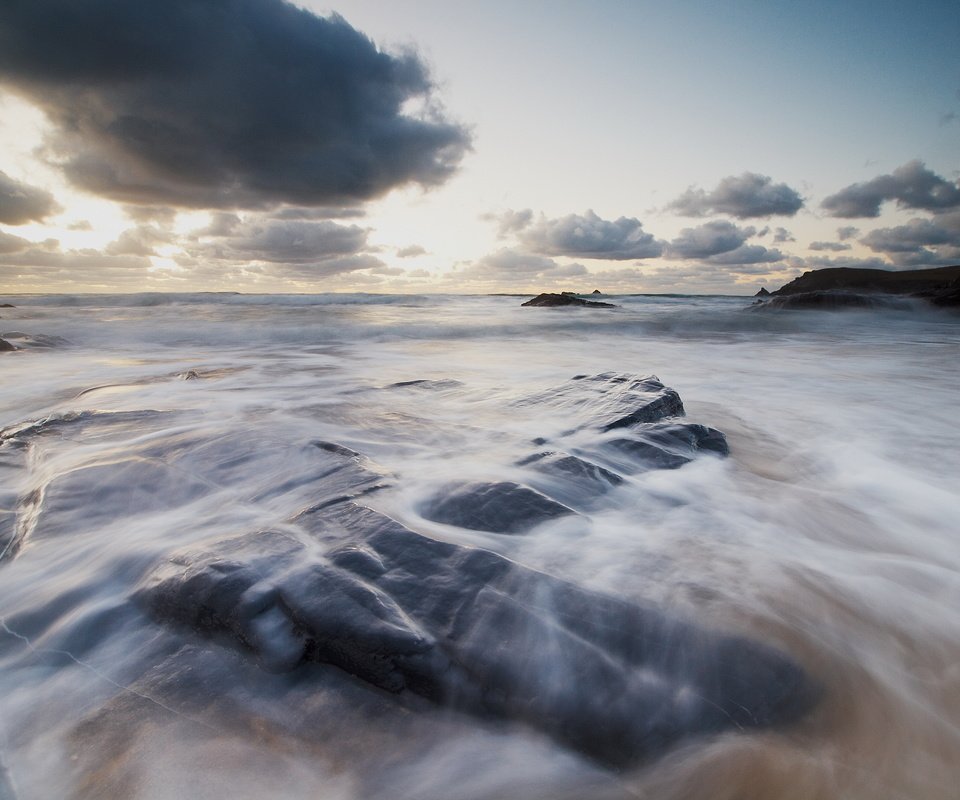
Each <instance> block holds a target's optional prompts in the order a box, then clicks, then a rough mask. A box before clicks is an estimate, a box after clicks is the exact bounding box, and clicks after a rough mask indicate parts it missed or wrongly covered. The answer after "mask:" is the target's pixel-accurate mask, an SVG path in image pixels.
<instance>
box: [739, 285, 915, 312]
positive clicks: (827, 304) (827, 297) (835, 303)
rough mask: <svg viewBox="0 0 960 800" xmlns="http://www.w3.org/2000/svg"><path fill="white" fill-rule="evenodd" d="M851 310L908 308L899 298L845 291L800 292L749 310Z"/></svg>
mask: <svg viewBox="0 0 960 800" xmlns="http://www.w3.org/2000/svg"><path fill="white" fill-rule="evenodd" d="M851 308H866V309H880V308H900V309H908V308H910V305H909V303H908V302H907V301H906V300H904V299H903V298H900V297H895V296H892V295H880V294H856V293H854V292H846V291H833V290H824V291H815V292H801V293H799V294H789V295H784V296H779V295H778V296H775V297H771V298H770V299H769V300H767V301H766V302H762V303H756V304H754V305H753V306H751V309H753V310H756V311H771V310H800V309H804V310H805V309H824V310H827V311H842V310H845V309H851Z"/></svg>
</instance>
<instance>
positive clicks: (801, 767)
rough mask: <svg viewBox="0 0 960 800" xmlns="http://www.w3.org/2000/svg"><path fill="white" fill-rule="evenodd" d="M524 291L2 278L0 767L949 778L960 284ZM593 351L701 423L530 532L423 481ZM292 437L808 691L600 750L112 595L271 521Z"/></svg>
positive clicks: (479, 463) (365, 795)
mask: <svg viewBox="0 0 960 800" xmlns="http://www.w3.org/2000/svg"><path fill="white" fill-rule="evenodd" d="M524 299H526V298H524V297H519V296H507V295H504V296H454V295H373V294H314V295H305V294H297V295H293V294H290V295H281V294H274V295H250V294H234V293H194V294H188V293H184V294H154V293H142V294H124V295H121V294H101V295H93V294H76V295H68V294H60V295H15V294H10V295H6V296H0V303H3V304H10V305H12V306H13V307H10V308H0V338H2V339H4V340H5V341H7V342H9V343H10V344H11V345H13V346H14V347H16V348H17V349H16V350H12V351H8V352H2V353H0V800H28V798H29V799H37V800H40V799H49V798H104V797H111V798H121V797H122V798H138V799H140V798H142V799H144V800H146V799H147V798H149V800H171V799H172V798H186V797H190V798H230V800H240V798H266V797H271V798H322V800H388V799H389V800H408V799H409V800H493V799H494V798H504V799H506V798H511V799H512V800H548V799H553V798H582V799H583V800H590V799H591V798H596V800H609V799H610V798H649V799H650V800H654V799H655V800H674V799H679V798H684V799H690V800H694V799H695V798H709V800H771V798H777V799H778V800H791V799H795V800H819V799H821V798H822V799H823V800H827V799H828V798H838V799H839V798H843V799H844V800H861V799H862V800H878V799H880V798H889V799H890V800H893V799H894V798H896V799H897V800H900V799H902V800H939V799H941V798H942V799H943V800H948V798H956V797H957V796H958V792H960V789H958V787H960V425H958V418H960V369H958V365H960V316H958V315H957V314H956V313H951V312H948V311H942V310H934V309H930V308H926V307H921V306H916V307H902V308H898V309H884V310H850V311H843V312H831V311H814V310H807V311H785V310H784V311H777V312H774V311H769V310H758V309H757V308H756V307H754V306H753V299H752V298H748V297H719V296H680V295H659V296H657V295H631V296H617V297H611V298H603V299H606V300H609V301H610V302H613V303H615V304H616V305H617V307H616V308H613V309H602V308H527V307H522V306H521V302H522V301H523V300H524ZM610 372H613V373H618V374H623V375H630V376H638V377H644V376H654V375H655V376H657V377H658V378H659V380H660V381H661V382H662V383H663V384H665V385H666V386H668V387H671V388H673V389H674V390H676V391H677V392H678V393H679V395H680V397H681V398H682V401H683V404H684V406H685V409H686V416H687V419H688V420H689V421H691V422H696V423H701V424H703V425H706V426H709V427H711V428H715V429H717V430H719V431H722V432H723V433H724V434H725V435H726V438H727V442H728V444H729V449H730V455H729V457H727V458H720V457H716V456H714V455H711V454H707V455H704V456H703V457H698V458H695V459H693V460H692V461H691V462H690V463H688V464H686V465H684V466H682V467H680V468H678V469H652V470H647V471H638V472H636V473H635V474H630V475H626V476H625V478H624V480H623V482H622V483H620V484H619V485H617V486H615V487H614V488H612V489H611V490H610V491H609V492H607V493H606V494H605V495H604V496H603V497H602V498H597V499H596V501H595V502H593V503H592V504H591V506H590V510H589V513H584V514H579V515H577V516H576V517H575V518H564V519H560V520H557V521H554V522H549V523H547V524H545V525H542V526H539V527H537V528H535V529H534V530H533V531H532V532H530V533H529V534H527V535H511V536H502V535H498V534H496V533H488V532H483V531H477V530H466V529H457V528H456V527H455V526H450V525H444V524H440V523H437V522H432V521H430V520H429V519H426V518H425V517H424V516H423V514H422V513H421V512H422V509H423V502H424V498H426V497H429V496H430V495H431V493H433V492H436V490H437V487H439V486H442V485H444V484H445V483H446V482H448V481H450V480H451V479H457V480H465V481H470V480H479V481H497V480H516V481H520V482H522V480H523V472H522V469H523V468H521V467H518V466H517V464H518V459H519V458H520V457H521V456H522V455H523V454H524V453H529V452H530V447H531V445H530V443H531V442H532V441H539V442H542V441H549V440H551V438H555V437H559V436H562V435H564V433H565V432H566V431H567V430H568V429H569V427H570V424H571V423H570V409H568V408H566V407H564V406H563V404H556V403H551V402H549V397H550V391H551V389H552V388H553V387H558V386H563V385H565V384H567V383H568V382H569V381H570V380H571V379H572V378H573V377H574V376H580V375H595V374H600V373H610ZM531 397H540V398H544V397H546V398H548V400H547V401H546V402H543V403H540V404H537V403H530V402H525V401H524V399H525V398H531ZM317 441H323V442H333V443H336V445H338V446H340V447H342V448H347V449H348V451H350V452H355V453H358V454H362V456H363V458H364V459H367V460H368V462H369V463H371V464H376V465H377V470H378V471H379V474H382V475H383V476H386V477H385V478H384V481H383V486H382V487H381V488H378V490H377V491H375V492H371V493H369V494H368V495H365V496H364V497H363V502H364V503H365V504H366V505H367V506H369V507H370V508H373V509H374V510H376V511H377V512H379V513H380V514H383V515H386V516H388V517H390V518H392V519H394V520H396V521H397V522H399V523H401V524H402V525H404V526H406V527H408V528H410V529H412V530H415V531H417V532H419V533H421V534H423V535H425V536H430V537H435V538H437V539H440V540H445V541H451V542H455V543H456V544H458V545H462V546H465V547H470V548H478V549H488V550H492V551H494V552H496V553H498V554H500V555H502V556H504V557H506V558H508V559H510V560H511V561H514V562H516V563H518V564H521V565H523V566H524V567H528V568H530V569H533V570H537V571H540V572H544V573H548V574H550V575H553V576H556V577H557V578H560V579H562V580H564V581H570V582H573V583H576V584H578V585H580V586H582V587H584V588H586V589H588V590H590V591H596V592H599V593H602V594H604V595H614V596H616V597H618V598H624V599H627V600H630V601H636V602H638V603H642V604H646V605H649V606H654V607H657V608H660V609H664V610H665V611H666V612H668V613H670V614H672V615H676V616H678V617H680V618H684V619H689V620H693V621H695V622H696V624H697V625H700V626H704V627H707V628H710V629H715V630H717V631H723V632H729V633H731V634H736V635H738V636H744V637H747V638H749V639H752V640H758V641H762V642H764V643H766V644H768V645H770V646H771V647H775V648H776V649H778V650H779V651H782V652H783V653H785V654H787V655H788V656H789V657H791V658H792V659H794V660H795V661H796V662H797V663H798V664H800V665H802V667H803V669H804V670H806V672H807V673H808V674H809V675H810V676H812V678H813V679H814V680H815V681H816V682H817V683H818V684H819V685H820V686H821V687H822V695H821V697H820V699H819V701H818V702H817V704H816V707H815V708H814V709H813V710H812V711H811V712H810V713H809V714H807V715H806V716H804V718H803V719H801V720H799V721H796V722H794V723H791V724H789V725H784V726H779V727H774V728H769V729H766V728H765V729H757V730H742V731H741V730H732V731H725V732H722V733H719V734H716V735H708V736H703V737H697V738H694V739H692V740H684V741H682V742H679V743H677V744H676V746H674V747H671V748H669V749H668V750H667V751H666V752H664V753H662V754H660V755H658V756H657V757H656V758H653V759H650V760H645V761H642V762H641V763H639V764H638V765H636V766H635V767H631V768H626V769H609V768H607V767H604V766H603V765H599V764H597V763H594V762H592V761H591V760H590V759H588V758H585V757H583V756H582V755H580V754H578V753H576V752H573V751H572V750H571V749H569V748H566V747H564V746H563V745H562V744H559V743H557V741H555V740H554V739H551V738H549V737H545V736H543V735H542V734H541V733H538V732H537V730H534V729H531V728H529V727H528V726H525V725H523V724H522V723H511V724H503V723H502V722H500V721H497V720H488V719H483V718H478V717H475V716H471V715H468V714H462V713H459V712H455V711H450V712H444V711H443V710H442V709H437V710H434V711H431V710H430V709H429V708H427V707H426V705H424V709H423V710H422V711H417V710H416V708H415V709H414V710H410V707H405V708H404V709H403V710H402V711H398V712H397V713H396V714H395V715H383V714H380V713H377V712H376V708H378V706H376V705H369V706H367V705H364V704H363V702H362V701H357V703H353V702H352V701H350V702H348V701H344V700H341V701H331V702H330V703H327V704H324V703H319V702H315V701H314V700H313V699H311V698H312V697H313V695H312V694H311V693H312V692H313V691H314V690H313V689H312V688H311V687H312V686H313V684H312V683H311V681H312V680H313V678H311V677H310V676H309V675H308V676H307V677H304V676H303V675H298V674H297V671H296V670H295V671H294V672H293V673H285V674H276V673H274V672H271V671H269V670H265V669H262V668H261V667H260V666H259V665H258V664H257V663H256V662H255V660H253V659H251V658H250V656H249V654H248V653H245V652H244V651H243V650H242V648H241V649H238V648H237V647H235V646H232V645H231V644H230V643H229V642H222V641H219V640H216V639H213V640H211V639H210V638H204V637H199V636H197V635H195V634H194V633H193V632H192V631H190V630H189V629H184V628H178V627H176V626H174V627H170V626H165V625H162V624H160V623H158V622H157V621H155V620H154V619H152V618H150V617H149V616H148V615H147V614H146V613H145V612H144V610H143V609H142V607H140V606H138V605H137V603H136V602H134V599H133V598H134V597H135V595H136V592H137V588H138V587H139V586H141V585H142V583H143V581H144V580H145V577H146V576H147V575H148V574H149V573H150V571H151V570H152V569H154V567H155V565H156V564H157V563H159V562H162V561H163V560H164V559H168V558H169V557H170V556H171V554H173V553H176V552H181V551H183V550H184V549H185V548H186V549H189V548H191V547H195V546H198V545H203V544H205V543H209V542H216V541H219V540H222V539H223V538H224V537H229V536H236V535H238V534H243V533H247V532H255V531H259V530H267V529H271V528H276V527H277V526H280V527H283V526H290V525H291V522H290V520H291V519H294V518H295V516H296V514H297V513H298V511H300V510H302V509H303V508H305V507H307V506H309V504H310V503H311V496H310V482H309V481H308V480H305V479H304V477H303V476H304V475H305V474H307V473H309V470H310V466H309V463H308V454H306V448H307V445H308V444H309V443H311V442H317ZM345 452H347V451H345ZM211 465H214V466H215V469H214V467H213V466H211ZM224 476H226V477H224ZM554 499H556V500H558V501H559V502H561V503H563V502H565V501H566V500H567V499H568V498H565V497H564V496H563V494H562V490H558V494H556V495H555V497H554ZM513 646H515V647H518V648H522V647H523V646H524V643H523V642H516V643H514V645H513ZM178 652H188V653H190V654H192V655H191V657H190V658H189V659H186V660H184V659H182V658H180V659H178V658H174V657H173V656H172V655H171V654H176V653H178ZM184 665H186V666H184ZM323 669H327V670H334V669H336V667H330V666H326V667H324V666H322V665H321V666H320V667H316V668H315V671H316V670H321V671H322V670H323ZM311 674H313V673H311ZM317 674H319V672H317ZM317 680H318V681H320V683H318V684H317V685H318V686H319V685H322V681H321V679H320V678H317ZM597 688H598V687H595V686H591V685H578V686H576V688H575V691H577V692H582V693H584V695H585V696H586V695H589V694H590V693H593V692H595V691H596V690H597ZM318 691H319V690H318ZM418 708H419V707H418Z"/></svg>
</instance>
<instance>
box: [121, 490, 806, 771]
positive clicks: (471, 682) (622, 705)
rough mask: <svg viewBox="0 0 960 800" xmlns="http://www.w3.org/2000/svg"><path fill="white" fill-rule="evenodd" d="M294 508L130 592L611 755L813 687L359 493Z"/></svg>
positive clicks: (685, 626)
mask: <svg viewBox="0 0 960 800" xmlns="http://www.w3.org/2000/svg"><path fill="white" fill-rule="evenodd" d="M296 522H297V523H298V525H299V526H300V529H301V533H300V534H297V533H296V532H295V531H294V530H293V529H292V526H290V529H285V530H284V531H265V532H261V533H251V534H245V535H240V536H237V537H235V538H232V539H226V540H223V541H219V542H216V543H214V544H212V545H210V546H209V548H208V549H195V550H186V551H183V552H180V553H178V554H176V555H174V556H173V557H172V558H169V559H167V560H166V561H165V562H163V563H162V564H160V565H159V566H158V567H157V568H156V569H155V570H154V571H153V572H152V573H151V574H150V575H149V576H148V577H147V578H146V579H145V581H144V582H143V584H142V585H141V586H140V587H139V589H138V590H137V592H136V595H135V598H136V601H137V602H138V603H139V604H141V606H142V607H143V608H145V609H146V610H147V611H148V613H149V614H150V615H151V616H152V617H153V618H154V619H155V620H157V621H159V622H162V623H165V624H174V625H180V626H185V627H186V628H188V629H189V630H191V631H193V632H194V633H196V634H200V635H202V636H204V637H207V638H208V639H210V640H211V641H216V642H232V643H233V646H235V647H237V648H239V649H240V650H242V651H247V652H251V653H252V654H254V655H255V656H256V658H257V659H258V660H259V662H260V663H261V665H262V666H263V667H264V668H265V669H269V670H273V671H289V670H293V669H296V668H297V667H298V666H299V665H300V664H303V663H309V662H315V663H321V664H329V665H332V666H334V667H337V668H339V669H340V670H342V671H344V672H345V673H347V674H349V675H352V676H353V677H354V678H355V679H356V680H359V681H362V682H365V683H367V684H370V685H372V686H375V687H378V688H379V689H381V690H383V691H384V692H385V693H387V694H386V695H385V696H386V697H388V696H390V695H391V694H392V695H394V696H395V697H396V702H397V703H403V702H404V700H403V698H404V697H405V696H406V695H407V694H412V695H416V696H419V697H421V698H426V699H427V700H429V701H431V702H432V703H435V704H437V705H439V706H441V707H448V708H451V709H454V710H457V711H460V712H461V713H469V714H474V715H478V716H480V717H482V718H486V719H502V720H511V721H515V722H520V723H523V724H526V725H529V726H530V727H532V728H534V729H536V730H539V731H541V732H542V733H543V734H545V735H547V736H549V737H551V738H553V739H554V740H555V741H557V742H559V743H561V744H563V745H564V746H567V747H569V748H571V749H573V750H574V751H576V752H579V753H581V754H583V755H585V756H587V757H589V758H591V759H594V760H595V761H597V762H599V763H601V764H604V765H607V766H611V767H616V768H621V767H628V766H632V765H635V764H638V763H641V762H643V761H645V760H647V759H650V758H653V757H655V756H657V755H660V754H662V753H663V752H665V751H666V750H667V749H668V748H670V747H671V746H672V745H673V744H675V743H676V742H678V741H681V740H683V739H685V738H688V737H693V736H703V735H707V734H711V733H717V732H720V731H727V730H729V731H737V730H744V729H750V728H765V727H769V726H774V725H781V724H786V723H789V722H792V721H794V720H796V719H798V718H799V717H801V716H802V715H803V714H804V713H806V712H807V711H808V710H809V709H810V708H811V707H812V705H813V704H814V703H815V701H816V697H817V689H816V687H815V685H814V684H813V683H812V682H811V681H810V680H809V679H808V678H807V676H806V675H805V673H804V671H803V670H802V669H801V668H800V667H799V666H798V665H797V664H795V663H794V662H793V661H791V660H790V659H789V658H787V657H786V656H784V655H783V654H782V653H780V652H778V651H776V650H774V649H772V648H770V647H768V646H766V645H764V644H762V643H760V642H756V641H752V640H749V639H745V638H742V637H738V636H731V635H726V634H722V633H713V632H708V631H706V630H704V629H702V628H700V627H697V626H695V625H693V624H691V623H689V622H687V621H684V620H681V619H678V618H674V617H671V616H669V615H667V614H664V613H662V612H660V611H658V610H656V609H654V608H650V607H647V606H644V605H641V604H637V603H632V602H629V601H626V600H620V599H617V598H614V597H611V596H607V595H604V594H601V593H597V592H592V591H588V590H585V589H583V588H581V587H578V586H576V585H574V584H571V583H569V582H566V581H562V580H559V579H557V578H554V577H552V576H550V575H547V574H545V573H541V572H537V571H535V570H531V569H528V568H525V567H523V566H521V565H519V564H517V563H515V562H512V561H510V560H509V559H506V558H504V557H502V556H499V555H497V554H495V553H492V552H489V551H486V550H481V549H474V548H468V547H462V546H458V545H454V544H451V543H447V542H440V541H436V540H433V539H430V538H427V537H425V536H421V535H419V534H417V533H414V532H413V531H411V530H409V529H407V528H405V527H403V526H402V525H400V524H399V523H397V522H395V521H393V520H391V519H389V518H387V517H385V516H383V515H381V514H378V513H376V512H374V511H371V510H370V509H367V508H363V507H361V506H358V505H356V504H354V503H352V502H346V503H342V504H338V505H335V506H331V507H327V508H325V509H323V510H314V511H310V512H307V513H305V514H302V515H300V516H299V517H298V518H297V520H296ZM318 542H319V543H323V544H324V546H325V548H326V549H325V551H323V552H320V551H318V548H317V543H318Z"/></svg>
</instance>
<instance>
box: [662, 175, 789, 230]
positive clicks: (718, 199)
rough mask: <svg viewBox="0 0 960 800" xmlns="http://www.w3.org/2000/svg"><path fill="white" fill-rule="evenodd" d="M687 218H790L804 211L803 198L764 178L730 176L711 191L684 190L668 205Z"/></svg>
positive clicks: (781, 184) (762, 176) (759, 176)
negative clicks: (716, 215) (715, 216)
mask: <svg viewBox="0 0 960 800" xmlns="http://www.w3.org/2000/svg"><path fill="white" fill-rule="evenodd" d="M667 208H668V209H670V210H673V211H676V212H677V213H679V214H682V215H683V216H687V217H704V216H707V215H709V214H729V215H730V216H732V217H736V218H737V219H753V218H757V217H773V216H785V217H792V216H793V215H794V214H796V213H797V211H799V210H800V209H801V208H803V198H802V197H801V196H800V194H799V193H798V192H797V191H796V190H794V189H791V188H790V187H789V186H787V184H785V183H777V184H775V183H773V180H772V179H771V178H769V177H767V176H766V175H757V174H756V173H754V172H744V173H743V174H742V175H739V176H735V175H731V176H729V177H727V178H724V179H723V180H721V181H720V183H719V184H717V187H716V188H715V189H713V190H712V191H710V192H706V191H704V190H703V189H694V188H693V187H691V188H689V189H687V191H686V192H684V193H683V194H682V195H680V197H678V198H677V199H676V200H674V201H673V202H672V203H670V205H669V206H667Z"/></svg>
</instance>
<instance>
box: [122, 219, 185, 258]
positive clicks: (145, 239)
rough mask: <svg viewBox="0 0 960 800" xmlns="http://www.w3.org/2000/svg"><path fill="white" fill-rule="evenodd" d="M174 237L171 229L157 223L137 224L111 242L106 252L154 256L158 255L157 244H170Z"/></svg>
mask: <svg viewBox="0 0 960 800" xmlns="http://www.w3.org/2000/svg"><path fill="white" fill-rule="evenodd" d="M173 239H174V236H173V234H172V233H171V232H170V231H169V230H163V229H162V228H159V227H157V226H156V225H137V226H136V227H135V228H128V229H127V230H125V231H124V232H123V233H121V234H120V235H119V236H118V237H117V238H116V239H115V240H114V241H112V242H110V244H108V245H107V246H106V248H105V252H106V253H108V254H109V255H113V256H152V255H156V247H157V245H161V244H169V243H170V242H171V241H173Z"/></svg>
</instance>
